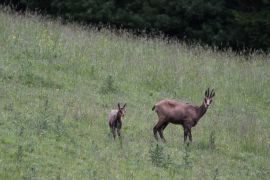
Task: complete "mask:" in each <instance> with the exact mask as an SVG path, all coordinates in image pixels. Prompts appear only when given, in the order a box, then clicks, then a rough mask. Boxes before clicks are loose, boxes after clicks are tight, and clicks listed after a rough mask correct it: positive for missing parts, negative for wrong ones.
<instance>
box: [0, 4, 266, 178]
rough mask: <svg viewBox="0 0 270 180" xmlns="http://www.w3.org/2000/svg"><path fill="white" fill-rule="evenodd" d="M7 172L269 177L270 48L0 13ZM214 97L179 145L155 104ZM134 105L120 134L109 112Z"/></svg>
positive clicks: (0, 173) (2, 153) (179, 135)
mask: <svg viewBox="0 0 270 180" xmlns="http://www.w3.org/2000/svg"><path fill="white" fill-rule="evenodd" d="M0 60H1V61H0V99H1V103H0V114H1V120H0V179H30V178H31V179H269V176H270V158H269V157H270V151H269V149H270V121H269V119H270V115H269V107H270V98H269V94H270V78H269V77H270V61H269V54H267V55H260V54H256V53H254V54H251V56H250V58H248V59H247V58H246V57H244V56H241V55H235V54H234V53H233V52H230V51H227V52H218V51H215V50H211V49H210V48H203V47H201V46H199V45H194V46H192V47H189V46H187V45H185V44H184V43H178V42H176V41H173V40H172V41H170V42H165V41H164V40H162V38H158V37H157V38H145V37H134V36H132V35H131V34H129V33H127V32H125V31H123V32H121V33H115V32H113V31H112V30H109V29H102V30H101V31H98V30H97V29H96V28H94V27H92V28H91V27H88V28H87V27H82V26H79V25H76V24H68V25H61V23H59V22H58V21H53V20H50V19H46V18H43V17H40V16H36V15H31V14H29V13H27V14H26V15H24V16H21V15H18V14H16V13H12V12H10V11H9V10H5V9H3V8H2V9H1V10H0ZM207 87H213V88H215V90H216V96H215V98H214V102H213V104H212V105H211V107H210V108H209V110H208V112H207V113H206V115H205V116H204V117H203V118H202V120H201V121H200V122H199V123H198V125H197V126H196V127H195V128H193V129H192V130H193V131H192V132H193V140H194V142H193V143H192V144H191V146H189V147H185V146H184V144H183V130H182V127H181V126H175V125H169V126H168V127H167V128H166V130H165V131H164V135H165V138H166V139H167V143H166V144H163V143H161V142H159V143H158V146H157V142H156V141H155V139H154V137H153V134H152V128H153V126H154V125H155V123H156V122H157V116H156V114H155V113H154V112H152V111H151V108H152V106H153V105H154V104H155V102H157V101H159V100H161V99H163V98H174V99H178V100H183V101H188V102H192V103H195V104H201V103H202V100H203V94H204V90H205V89H206V88H207ZM118 102H120V103H124V102H126V103H127V114H126V118H125V121H124V125H123V129H122V135H123V140H122V142H120V141H119V140H118V139H117V140H115V141H113V138H112V136H111V135H110V131H109V126H108V122H107V121H108V120H107V118H108V113H109V112H110V110H111V109H113V108H116V107H117V103H118Z"/></svg>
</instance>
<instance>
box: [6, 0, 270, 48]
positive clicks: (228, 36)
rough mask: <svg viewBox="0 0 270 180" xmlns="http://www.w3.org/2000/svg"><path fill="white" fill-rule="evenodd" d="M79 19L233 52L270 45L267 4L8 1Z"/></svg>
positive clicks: (230, 0) (265, 0)
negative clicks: (229, 49) (158, 34)
mask: <svg viewBox="0 0 270 180" xmlns="http://www.w3.org/2000/svg"><path fill="white" fill-rule="evenodd" d="M3 3H5V4H8V3H11V4H13V5H14V6H15V7H17V10H24V9H26V8H28V9H31V10H39V11H41V12H45V13H48V14H50V15H53V16H58V17H59V16H60V17H62V18H63V19H65V20H67V19H72V20H75V21H80V22H85V23H93V24H103V25H104V24H106V25H111V26H114V27H117V28H119V27H121V28H128V29H132V30H134V31H135V32H138V33H141V32H146V33H150V34H151V33H153V32H158V31H161V32H162V33H164V34H166V35H168V36H173V37H177V38H179V39H181V40H185V41H186V42H200V43H205V44H208V45H213V46H216V47H219V48H232V49H234V50H241V51H242V50H248V51H250V50H263V51H266V52H268V51H269V47H270V1H269V0H255V1H254V0H238V1H235V0H208V1H205V0H167V1H164V0H147V1H145V0H134V1H125V0H69V1H60V0H46V1H44V0H4V1H3Z"/></svg>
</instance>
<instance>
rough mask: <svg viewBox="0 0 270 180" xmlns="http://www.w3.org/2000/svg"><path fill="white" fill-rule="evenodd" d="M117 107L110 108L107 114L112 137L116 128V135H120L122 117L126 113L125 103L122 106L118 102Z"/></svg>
mask: <svg viewBox="0 0 270 180" xmlns="http://www.w3.org/2000/svg"><path fill="white" fill-rule="evenodd" d="M117 105H118V109H113V110H111V112H110V114H109V126H110V128H111V132H112V134H113V138H114V139H115V130H117V134H118V137H119V138H120V137H121V132H120V130H121V128H122V119H123V118H124V116H125V113H126V109H125V108H126V104H124V106H123V107H121V106H120V104H119V103H118V104H117Z"/></svg>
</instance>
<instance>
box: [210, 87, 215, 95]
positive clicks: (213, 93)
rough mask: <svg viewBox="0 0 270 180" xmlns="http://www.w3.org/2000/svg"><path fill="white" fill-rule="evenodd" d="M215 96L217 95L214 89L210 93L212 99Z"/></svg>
mask: <svg viewBox="0 0 270 180" xmlns="http://www.w3.org/2000/svg"><path fill="white" fill-rule="evenodd" d="M214 95H215V92H214V89H212V90H211V93H210V97H214Z"/></svg>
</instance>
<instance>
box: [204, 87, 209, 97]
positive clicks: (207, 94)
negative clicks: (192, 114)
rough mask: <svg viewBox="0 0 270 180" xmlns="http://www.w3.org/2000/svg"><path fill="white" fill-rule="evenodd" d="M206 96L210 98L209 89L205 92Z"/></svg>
mask: <svg viewBox="0 0 270 180" xmlns="http://www.w3.org/2000/svg"><path fill="white" fill-rule="evenodd" d="M204 95H205V97H208V96H209V88H208V89H207V90H206V91H205V93H204Z"/></svg>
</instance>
